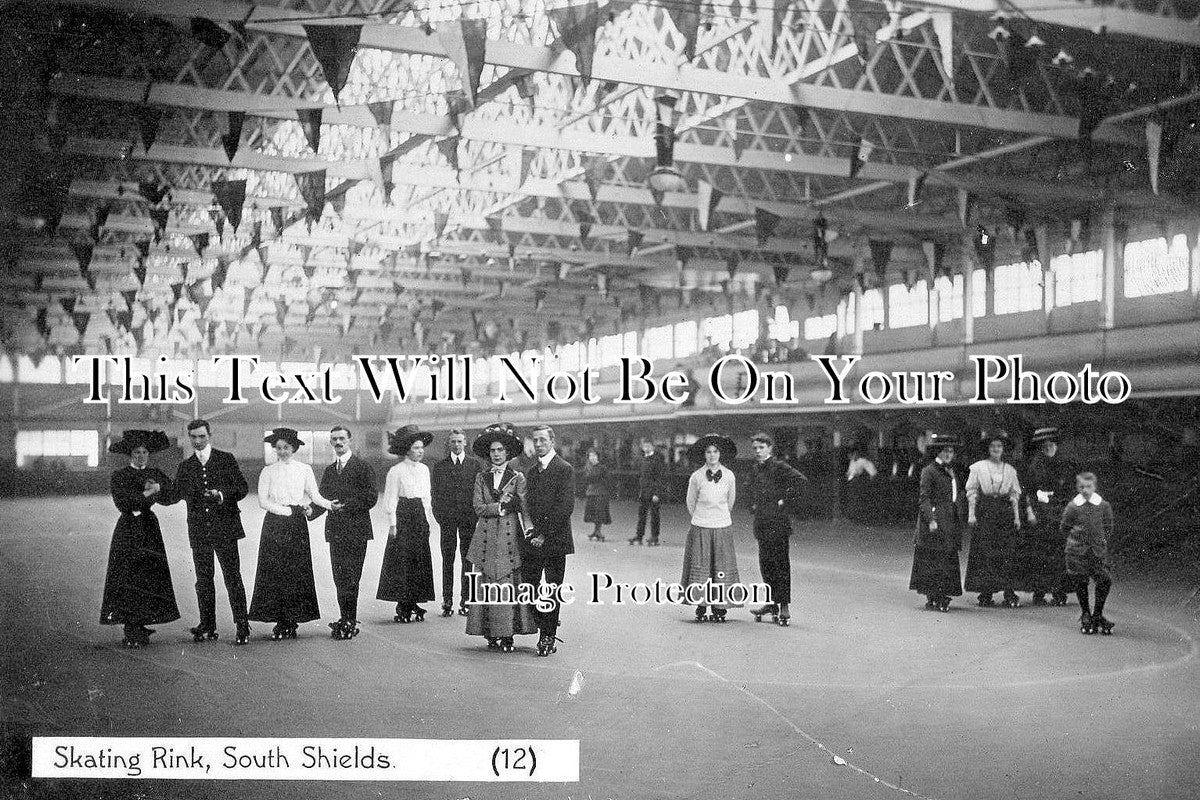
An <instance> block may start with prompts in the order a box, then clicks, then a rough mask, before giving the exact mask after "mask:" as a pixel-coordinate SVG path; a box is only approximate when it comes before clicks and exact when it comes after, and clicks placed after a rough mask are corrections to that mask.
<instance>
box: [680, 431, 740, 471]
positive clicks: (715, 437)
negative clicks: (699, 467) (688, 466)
mask: <svg viewBox="0 0 1200 800" xmlns="http://www.w3.org/2000/svg"><path fill="white" fill-rule="evenodd" d="M710 444H713V445H716V446H717V449H718V450H720V451H721V463H722V464H725V465H726V466H730V465H732V464H733V460H734V459H735V458H737V445H736V444H734V443H733V439H730V438H729V437H728V436H722V435H721V434H719V433H709V434H705V435H704V436H701V437H700V438H699V439H697V440H696V441H695V442H693V443H692V445H691V446H690V447H688V458H690V459H691V460H692V462H693V463H696V464H700V463H703V462H704V451H705V450H707V449H708V446H709V445H710Z"/></svg>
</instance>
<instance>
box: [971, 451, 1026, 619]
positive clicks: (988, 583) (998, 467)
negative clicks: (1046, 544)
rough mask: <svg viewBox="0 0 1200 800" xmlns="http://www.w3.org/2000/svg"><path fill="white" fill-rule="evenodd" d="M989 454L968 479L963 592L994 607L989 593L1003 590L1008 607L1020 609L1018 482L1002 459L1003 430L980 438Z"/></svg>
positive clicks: (1019, 493) (974, 468)
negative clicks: (968, 533) (967, 549)
mask: <svg viewBox="0 0 1200 800" xmlns="http://www.w3.org/2000/svg"><path fill="white" fill-rule="evenodd" d="M983 442H984V444H985V445H986V446H987V449H988V457H987V458H985V459H981V460H979V461H976V462H975V463H974V464H972V465H971V473H970V475H969V476H968V477H967V524H968V525H969V526H970V527H971V554H970V556H969V557H968V558H967V581H966V589H967V591H968V592H978V593H979V599H978V604H979V605H981V606H992V605H995V601H994V600H993V599H992V595H993V594H995V593H996V592H1003V593H1004V605H1005V607H1007V608H1020V606H1021V601H1020V600H1018V599H1017V593H1016V591H1015V589H1016V577H1017V576H1016V549H1017V536H1018V533H1019V531H1020V530H1021V514H1020V510H1019V505H1018V503H1019V501H1020V498H1021V481H1020V480H1019V479H1018V478H1017V470H1016V468H1015V467H1013V465H1012V464H1009V463H1007V462H1006V461H1005V460H1004V454H1005V451H1006V450H1007V449H1008V446H1009V438H1008V434H1006V433H1004V432H1003V431H996V432H995V433H990V434H988V435H987V436H985V437H984V439H983Z"/></svg>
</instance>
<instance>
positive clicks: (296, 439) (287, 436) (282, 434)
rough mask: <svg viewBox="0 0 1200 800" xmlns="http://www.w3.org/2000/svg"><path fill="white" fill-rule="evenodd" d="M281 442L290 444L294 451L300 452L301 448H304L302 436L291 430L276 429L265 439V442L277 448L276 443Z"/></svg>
mask: <svg viewBox="0 0 1200 800" xmlns="http://www.w3.org/2000/svg"><path fill="white" fill-rule="evenodd" d="M281 440H282V441H285V442H287V443H288V444H290V445H291V446H292V449H293V450H299V449H300V448H301V447H304V442H303V440H301V438H300V434H299V433H297V432H296V431H294V430H292V429H291V428H276V429H275V430H273V431H271V432H270V433H268V434H267V435H266V436H265V437H264V438H263V441H264V442H266V443H267V444H269V445H271V446H272V447H274V446H275V443H276V442H278V441H281Z"/></svg>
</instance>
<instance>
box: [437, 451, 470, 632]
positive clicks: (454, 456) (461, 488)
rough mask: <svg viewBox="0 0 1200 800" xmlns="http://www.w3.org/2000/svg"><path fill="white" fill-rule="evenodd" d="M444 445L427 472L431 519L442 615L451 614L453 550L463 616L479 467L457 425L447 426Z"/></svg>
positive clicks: (459, 601)
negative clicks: (438, 532) (438, 542)
mask: <svg viewBox="0 0 1200 800" xmlns="http://www.w3.org/2000/svg"><path fill="white" fill-rule="evenodd" d="M446 447H447V449H448V450H449V452H448V453H447V454H446V457H445V458H444V459H442V460H441V461H439V462H437V463H436V464H434V465H433V470H432V473H431V475H430V483H431V488H432V492H433V518H434V519H435V520H437V524H438V526H439V527H441V529H442V616H443V617H448V616H450V615H451V614H453V613H454V612H453V608H454V554H455V551H456V550H457V552H458V555H459V558H460V560H461V565H462V566H461V569H460V570H459V574H460V576H461V577H460V578H459V595H458V613H459V614H461V615H463V616H464V617H465V616H466V615H467V606H466V591H467V573H468V572H469V571H470V565H469V564H468V563H467V550H469V549H470V547H471V535H472V534H473V533H474V532H475V523H476V521H477V520H476V517H475V504H474V499H473V494H474V492H475V476H476V475H478V474H479V469H480V467H479V462H478V461H477V460H476V459H475V458H474V456H472V455H470V454H468V453H467V437H466V435H465V434H464V433H463V432H462V431H461V430H459V429H458V428H453V429H451V431H450V435H449V438H447V440H446Z"/></svg>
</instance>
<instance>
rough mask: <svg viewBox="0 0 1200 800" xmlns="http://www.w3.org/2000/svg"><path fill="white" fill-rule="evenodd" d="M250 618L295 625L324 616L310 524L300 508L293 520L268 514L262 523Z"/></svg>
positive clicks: (291, 517)
mask: <svg viewBox="0 0 1200 800" xmlns="http://www.w3.org/2000/svg"><path fill="white" fill-rule="evenodd" d="M249 616H250V619H252V620H254V621H256V622H295V623H300V622H311V621H312V620H314V619H319V618H320V616H321V609H320V607H319V606H318V605H317V585H316V581H315V580H314V579H313V565H312V546H311V544H310V543H309V539H308V520H307V519H306V518H305V516H304V513H303V511H302V510H301V509H300V508H299V507H293V508H292V515H291V516H290V517H281V516H280V515H278V514H271V513H268V514H267V516H266V518H265V519H264V520H263V527H262V538H261V540H260V541H259V543H258V567H257V568H256V569H255V572H254V594H253V596H252V597H251V599H250V614H249Z"/></svg>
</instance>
